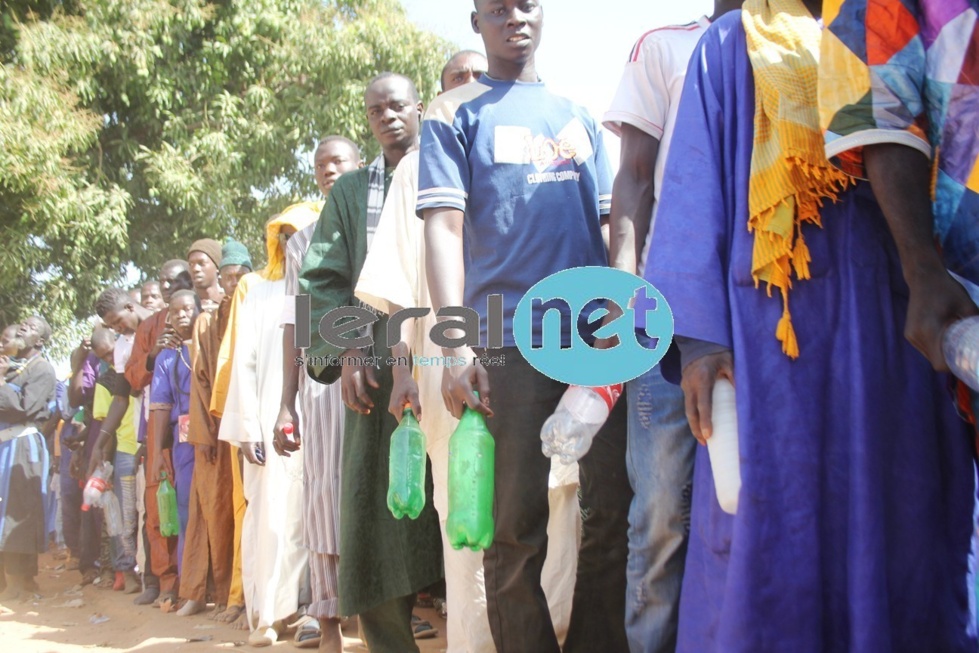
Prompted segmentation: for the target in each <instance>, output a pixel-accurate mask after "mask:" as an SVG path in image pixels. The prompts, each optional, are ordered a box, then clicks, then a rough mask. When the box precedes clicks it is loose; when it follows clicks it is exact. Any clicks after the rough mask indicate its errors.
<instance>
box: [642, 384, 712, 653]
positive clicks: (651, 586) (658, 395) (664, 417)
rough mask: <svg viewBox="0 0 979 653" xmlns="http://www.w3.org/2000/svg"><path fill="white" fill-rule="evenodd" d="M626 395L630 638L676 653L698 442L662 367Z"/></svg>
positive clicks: (646, 648)
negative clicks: (628, 484) (631, 491)
mask: <svg viewBox="0 0 979 653" xmlns="http://www.w3.org/2000/svg"><path fill="white" fill-rule="evenodd" d="M626 392H627V393H628V400H629V427H628V429H629V430H628V438H629V440H628V446H627V450H626V466H627V469H628V473H629V482H630V483H631V484H632V489H633V492H634V493H635V497H634V498H633V500H632V506H631V507H630V509H629V562H628V566H627V568H626V583H627V594H626V608H625V610H626V622H625V624H626V635H627V636H628V638H629V650H630V651H631V652H632V653H640V652H642V653H653V652H664V653H665V652H667V651H668V652H669V653H672V652H673V650H674V649H675V648H676V636H677V619H678V615H679V606H680V586H681V584H682V581H683V566H684V561H685V559H686V555H687V536H688V534H689V532H690V496H691V486H692V482H693V460H694V452H695V451H696V445H697V442H696V440H694V438H693V435H692V434H691V433H690V425H689V424H688V423H687V418H686V413H685V412H684V407H683V391H682V390H680V387H679V386H676V385H673V384H672V383H670V382H669V381H667V380H666V379H664V378H663V375H662V373H661V372H660V366H659V365H657V366H656V367H654V368H653V369H652V370H650V371H648V372H646V373H645V374H643V375H642V376H640V377H638V378H636V379H634V380H632V381H630V382H629V383H627V384H626Z"/></svg>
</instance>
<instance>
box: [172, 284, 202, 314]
mask: <svg viewBox="0 0 979 653" xmlns="http://www.w3.org/2000/svg"><path fill="white" fill-rule="evenodd" d="M181 297H193V298H194V303H195V304H197V310H198V311H200V310H201V298H200V296H199V295H198V294H197V293H196V292H194V291H193V290H188V289H186V288H181V289H180V290H175V291H173V294H172V295H170V303H171V304H173V300H175V299H180V298H181Z"/></svg>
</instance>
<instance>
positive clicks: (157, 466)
mask: <svg viewBox="0 0 979 653" xmlns="http://www.w3.org/2000/svg"><path fill="white" fill-rule="evenodd" d="M163 471H164V468H163V456H156V457H155V458H154V459H153V464H152V465H147V467H146V483H147V484H148V485H151V484H154V483H159V482H160V481H161V480H163V479H162V478H161V475H162V474H163ZM172 483H173V482H172V481H171V484H172Z"/></svg>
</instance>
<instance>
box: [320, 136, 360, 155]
mask: <svg viewBox="0 0 979 653" xmlns="http://www.w3.org/2000/svg"><path fill="white" fill-rule="evenodd" d="M334 141H340V142H341V143H344V144H346V145H347V147H349V148H350V150H351V151H352V152H353V153H354V156H356V157H357V159H358V160H360V147H359V146H358V145H357V144H356V143H354V142H353V141H352V140H350V139H349V138H347V137H346V136H340V135H339V134H332V135H330V136H324V137H323V138H321V139H320V142H319V143H317V144H316V149H317V150H318V149H320V148H321V147H323V146H324V145H327V144H329V143H333V142H334Z"/></svg>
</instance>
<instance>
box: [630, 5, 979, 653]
mask: <svg viewBox="0 0 979 653" xmlns="http://www.w3.org/2000/svg"><path fill="white" fill-rule="evenodd" d="M813 100H814V101H815V98H813ZM753 116H754V80H753V76H752V71H751V65H750V63H749V61H748V58H747V51H746V44H745V35H744V29H743V28H742V25H741V17H740V12H737V11H735V12H731V13H729V14H727V15H726V16H725V17H724V18H722V19H721V20H720V21H718V22H717V23H716V24H715V25H714V26H712V27H711V29H710V30H709V31H708V32H707V33H706V34H705V36H704V38H703V40H702V41H701V42H700V44H699V45H698V47H697V50H696V51H695V53H694V55H693V58H692V60H691V67H690V71H689V73H688V75H687V80H686V86H685V88H684V92H683V98H682V101H681V105H680V113H679V119H678V123H677V125H676V130H675V133H674V140H673V144H672V147H671V148H670V155H669V161H668V165H667V168H666V178H665V180H664V186H663V194H662V199H661V202H660V207H659V213H658V216H657V221H656V232H655V237H654V240H653V243H652V248H651V250H650V255H649V262H648V265H647V269H646V278H647V279H648V280H649V281H650V282H652V283H653V284H654V285H655V286H656V287H657V288H659V290H660V291H662V293H663V294H664V296H665V297H666V299H667V301H669V302H670V305H671V306H672V309H673V312H674V316H675V320H676V332H677V334H678V335H682V336H686V337H690V338H696V339H699V340H705V341H710V342H714V343H718V344H721V345H724V346H726V347H729V348H730V349H731V350H732V351H733V356H734V372H735V387H736V396H737V408H738V429H739V435H740V453H741V476H742V487H741V494H740V498H739V505H738V514H737V515H736V516H730V515H727V514H726V513H724V512H722V511H721V509H720V507H719V505H718V503H717V499H716V496H715V493H714V484H713V479H712V476H711V468H710V461H709V458H708V455H707V450H706V448H703V447H701V448H699V449H698V452H697V459H696V468H695V473H694V495H693V502H694V505H693V510H692V516H691V527H690V529H691V532H690V544H689V550H688V554H687V561H686V575H685V577H684V581H683V590H682V595H681V606H680V624H679V644H678V647H677V650H678V651H681V652H691V653H715V652H716V653H739V652H744V653H758V652H764V651H792V653H824V652H827V651H828V652H835V651H839V652H841V653H842V652H844V651H845V652H848V653H888V652H892V651H907V652H908V653H912V652H914V653H917V652H920V651H931V652H937V651H963V652H964V651H970V652H973V653H974V651H975V650H976V635H975V619H974V618H973V617H972V608H971V606H970V589H969V588H970V580H971V566H972V565H971V562H970V561H971V559H972V558H971V555H970V552H971V542H972V533H973V528H972V524H973V521H972V519H973V507H974V497H975V480H974V479H975V475H974V463H973V455H972V452H971V444H970V443H971V441H970V437H969V433H968V430H967V427H966V425H965V424H964V423H963V422H961V421H960V420H959V419H958V418H957V417H956V414H955V412H954V409H953V405H952V402H951V400H950V397H949V395H948V393H947V391H946V379H945V377H944V376H943V375H937V374H935V373H933V372H932V371H931V369H930V367H929V366H928V363H927V362H926V361H925V359H924V358H923V357H922V356H921V355H920V354H918V353H917V352H916V351H915V350H914V349H913V348H912V347H911V346H910V345H909V344H908V343H907V342H906V341H905V339H904V337H903V328H904V320H905V315H906V311H907V288H906V286H905V284H904V281H903V278H902V275H901V270H900V267H899V261H898V257H897V253H896V249H895V247H894V243H893V240H892V238H891V236H890V234H889V232H888V230H887V227H886V223H885V222H884V219H883V217H882V215H881V213H880V211H879V209H878V207H877V205H876V203H875V201H874V198H873V194H872V192H871V189H870V187H869V185H868V184H866V183H860V184H858V185H857V186H856V187H855V188H853V189H851V190H849V191H847V192H845V193H843V194H842V195H841V197H840V201H839V202H838V203H836V204H830V203H828V204H827V206H826V207H825V208H824V209H823V211H822V218H823V224H824V228H822V229H820V228H818V227H815V226H813V225H809V226H807V227H805V237H806V242H807V243H808V245H809V248H810V250H811V252H812V264H811V271H812V277H813V278H812V279H810V280H807V281H801V282H796V283H795V286H794V288H793V289H792V291H791V293H790V296H789V301H790V308H791V311H792V317H793V324H794V325H795V329H796V333H797V335H798V338H799V346H800V349H801V356H800V358H799V359H798V360H797V361H792V360H790V359H789V358H788V357H786V356H785V355H784V354H783V353H782V351H781V346H780V343H779V342H778V340H776V338H775V327H776V324H777V323H778V320H779V317H780V315H781V312H782V300H781V298H780V296H779V293H778V292H777V291H775V292H773V295H772V297H768V295H767V293H766V292H765V290H764V287H762V288H760V289H756V288H755V287H754V283H753V281H752V278H751V254H752V243H753V238H754V236H753V234H751V233H749V232H748V230H747V223H748V179H749V171H750V162H751V152H752V136H753Z"/></svg>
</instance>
